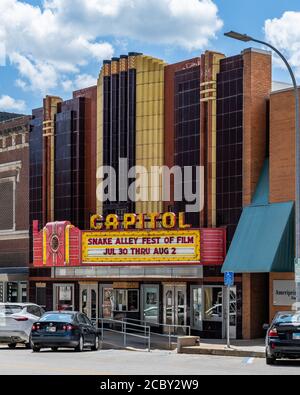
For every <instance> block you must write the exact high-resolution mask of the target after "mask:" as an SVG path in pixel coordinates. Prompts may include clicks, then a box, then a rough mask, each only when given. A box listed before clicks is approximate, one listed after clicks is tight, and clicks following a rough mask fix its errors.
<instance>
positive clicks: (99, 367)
mask: <svg viewBox="0 0 300 395" xmlns="http://www.w3.org/2000/svg"><path fill="white" fill-rule="evenodd" d="M0 372H1V374H2V375H120V374H122V375H135V374H143V375H233V374H234V375H263V374H265V375H299V374H300V362H298V361H288V362H285V361H284V362H281V363H279V364H278V365H277V366H272V367H270V366H266V364H265V360H264V359H253V358H232V357H216V356H200V355H199V356H198V355H179V354H177V353H176V352H175V351H172V352H169V351H155V350H154V351H152V352H151V353H148V352H144V351H127V350H100V351H97V352H90V351H86V352H83V353H74V352H73V351H68V350H66V351H65V350H62V351H58V352H56V353H54V352H52V351H50V350H44V351H41V352H40V353H38V354H35V353H32V351H31V350H26V349H25V348H22V347H20V348H17V349H15V350H9V349H8V348H7V347H0Z"/></svg>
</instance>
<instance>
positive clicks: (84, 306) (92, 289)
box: [80, 284, 98, 322]
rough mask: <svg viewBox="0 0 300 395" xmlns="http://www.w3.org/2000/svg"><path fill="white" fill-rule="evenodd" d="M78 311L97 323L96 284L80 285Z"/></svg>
mask: <svg viewBox="0 0 300 395" xmlns="http://www.w3.org/2000/svg"><path fill="white" fill-rule="evenodd" d="M80 311H81V312H82V313H84V314H85V315H86V316H87V317H89V319H90V320H92V321H93V322H97V321H98V284H80Z"/></svg>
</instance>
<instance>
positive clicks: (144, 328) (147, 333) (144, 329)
mask: <svg viewBox="0 0 300 395" xmlns="http://www.w3.org/2000/svg"><path fill="white" fill-rule="evenodd" d="M97 321H98V322H100V323H101V341H102V343H103V342H104V331H107V332H113V333H121V334H123V335H124V336H123V344H124V347H127V336H132V337H138V338H140V339H146V340H148V352H150V351H151V328H150V326H149V325H138V324H132V323H130V322H126V321H124V320H122V321H119V320H112V319H106V318H99V319H98V320H97ZM104 323H107V324H118V325H121V326H122V330H121V331H117V330H114V329H107V328H104ZM130 327H131V328H130ZM135 328H139V329H140V330H138V329H135ZM128 330H135V331H136V332H137V331H138V332H140V333H144V335H137V334H134V333H130V332H128Z"/></svg>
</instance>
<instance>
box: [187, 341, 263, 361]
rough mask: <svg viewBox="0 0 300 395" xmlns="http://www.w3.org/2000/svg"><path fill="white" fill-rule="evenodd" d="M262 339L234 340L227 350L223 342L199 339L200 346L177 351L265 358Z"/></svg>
mask: <svg viewBox="0 0 300 395" xmlns="http://www.w3.org/2000/svg"><path fill="white" fill-rule="evenodd" d="M264 342H265V341H264V339H259V340H234V341H232V342H231V349H230V350H229V349H227V347H226V342H225V341H224V340H206V339H201V342H200V346H186V347H182V348H181V350H180V351H179V353H180V354H199V355H219V356H231V357H240V358H243V357H245V358H247V357H249V358H265V356H266V353H265V345H264Z"/></svg>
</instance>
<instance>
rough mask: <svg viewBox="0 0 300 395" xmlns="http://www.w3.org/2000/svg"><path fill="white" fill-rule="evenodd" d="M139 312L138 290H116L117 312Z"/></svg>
mask: <svg viewBox="0 0 300 395" xmlns="http://www.w3.org/2000/svg"><path fill="white" fill-rule="evenodd" d="M138 310H139V291H138V290H126V289H116V290H115V311H118V312H121V311H123V312H134V311H138Z"/></svg>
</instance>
